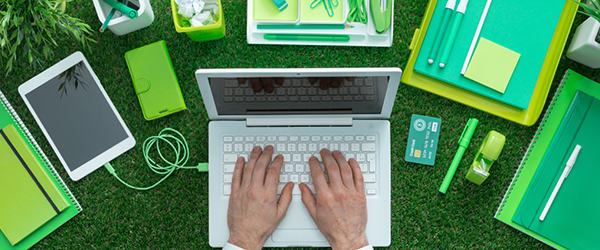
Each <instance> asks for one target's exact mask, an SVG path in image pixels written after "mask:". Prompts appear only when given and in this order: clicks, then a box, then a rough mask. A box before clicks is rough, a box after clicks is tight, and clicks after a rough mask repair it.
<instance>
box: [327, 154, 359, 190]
mask: <svg viewBox="0 0 600 250" xmlns="http://www.w3.org/2000/svg"><path fill="white" fill-rule="evenodd" d="M332 155H333V158H334V159H335V161H336V162H337V164H338V166H339V167H340V175H341V176H342V183H343V184H344V186H346V187H347V188H354V179H353V178H352V169H351V168H350V165H348V162H347V161H346V158H344V155H343V154H342V153H341V152H340V151H337V150H336V151H333V153H332Z"/></svg>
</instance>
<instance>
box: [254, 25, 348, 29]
mask: <svg viewBox="0 0 600 250" xmlns="http://www.w3.org/2000/svg"><path fill="white" fill-rule="evenodd" d="M350 28H352V26H350V25H345V24H291V25H284V24H282V25H277V24H259V25H256V29H259V30H286V29H287V30H343V29H350Z"/></svg>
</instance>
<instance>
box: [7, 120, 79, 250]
mask: <svg viewBox="0 0 600 250" xmlns="http://www.w3.org/2000/svg"><path fill="white" fill-rule="evenodd" d="M0 159H2V165H0V190H2V192H0V229H1V230H2V233H4V235H5V236H6V237H7V238H8V240H9V241H10V243H11V244H12V245H16V244H17V243H19V242H20V241H21V240H23V239H24V238H25V237H27V236H28V235H29V234H31V233H32V232H33V231H35V230H36V229H38V228H39V227H40V226H41V225H43V224H45V223H46V222H48V221H49V220H50V219H52V218H53V217H54V216H56V215H58V214H59V213H60V212H61V211H63V210H65V209H66V208H67V207H68V206H69V204H68V203H67V201H66V200H65V199H64V198H63V197H62V196H61V195H60V192H59V190H58V188H56V186H54V185H53V184H52V180H51V179H50V177H49V176H48V175H47V174H46V172H45V171H44V170H43V169H42V165H41V164H40V163H39V162H38V161H37V160H36V159H35V156H34V155H33V153H31V151H30V150H29V149H28V148H27V144H25V141H24V140H23V139H22V138H21V136H19V134H18V132H17V130H16V129H15V128H14V127H13V125H8V126H6V127H4V128H3V129H1V130H0Z"/></svg>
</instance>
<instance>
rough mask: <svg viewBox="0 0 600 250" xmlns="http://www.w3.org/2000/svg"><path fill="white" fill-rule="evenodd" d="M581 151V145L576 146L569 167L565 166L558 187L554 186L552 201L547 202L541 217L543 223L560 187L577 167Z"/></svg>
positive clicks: (568, 162)
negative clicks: (575, 166) (574, 166)
mask: <svg viewBox="0 0 600 250" xmlns="http://www.w3.org/2000/svg"><path fill="white" fill-rule="evenodd" d="M579 150H581V146H579V145H577V146H575V149H574V150H573V153H571V156H570V157H569V160H568V161H567V166H565V169H564V170H563V172H562V175H561V176H560V179H558V183H556V186H554V191H552V194H551V195H550V199H548V202H546V206H545V207H544V211H542V215H540V220H541V221H544V219H545V218H546V214H548V210H549V209H550V206H552V202H554V198H556V193H558V190H559V189H560V186H562V184H563V181H565V179H566V178H567V176H569V173H570V172H571V169H573V165H575V161H576V160H577V156H578V155H579Z"/></svg>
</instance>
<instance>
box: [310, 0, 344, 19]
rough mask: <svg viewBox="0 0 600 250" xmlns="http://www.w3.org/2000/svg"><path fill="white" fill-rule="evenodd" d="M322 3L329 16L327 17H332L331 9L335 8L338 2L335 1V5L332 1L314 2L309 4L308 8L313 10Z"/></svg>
mask: <svg viewBox="0 0 600 250" xmlns="http://www.w3.org/2000/svg"><path fill="white" fill-rule="evenodd" d="M321 3H323V6H325V10H326V11H327V15H329V17H333V7H337V6H338V4H339V2H338V0H335V4H334V1H332V0H314V1H313V2H312V3H311V4H310V8H311V9H314V8H316V7H317V6H319V4H321Z"/></svg>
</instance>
